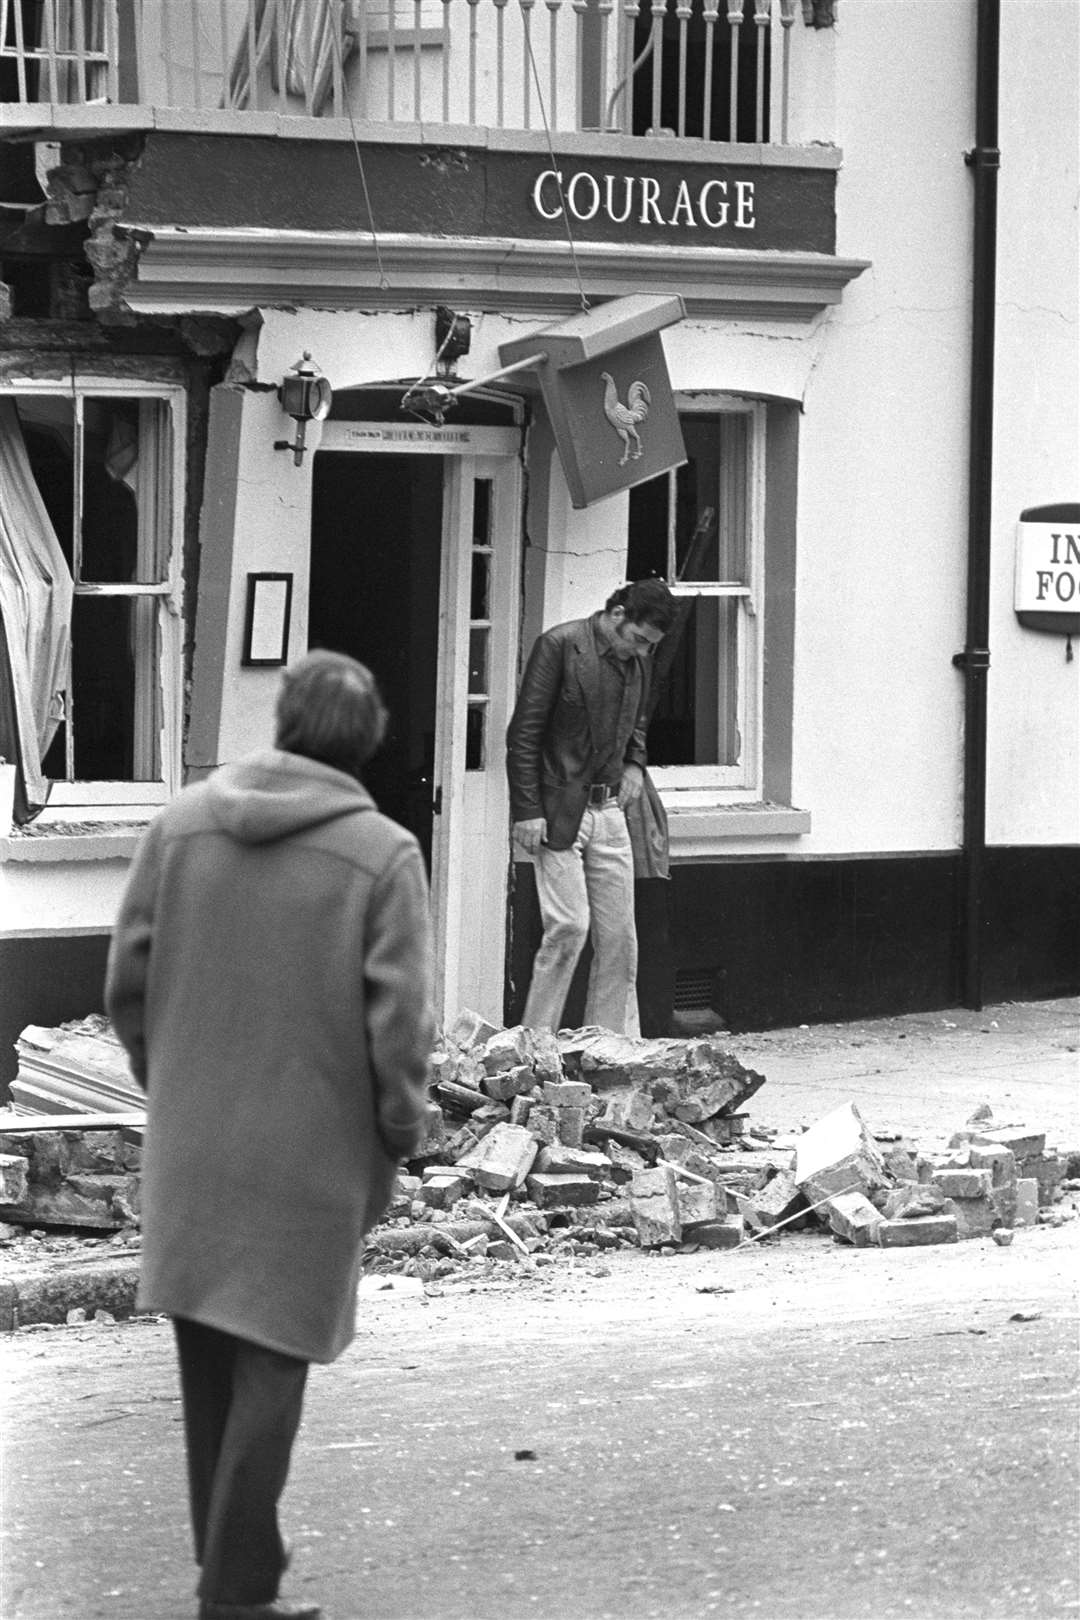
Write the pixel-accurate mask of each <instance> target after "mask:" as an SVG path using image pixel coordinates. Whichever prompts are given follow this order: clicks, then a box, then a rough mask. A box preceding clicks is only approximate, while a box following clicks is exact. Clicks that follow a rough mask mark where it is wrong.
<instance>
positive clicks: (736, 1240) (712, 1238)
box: [683, 1215, 744, 1249]
mask: <svg viewBox="0 0 1080 1620" xmlns="http://www.w3.org/2000/svg"><path fill="white" fill-rule="evenodd" d="M683 1238H684V1240H685V1241H686V1242H687V1243H699V1244H700V1245H701V1247H702V1248H703V1249H737V1248H738V1247H739V1245H740V1243H742V1241H743V1238H744V1232H743V1221H742V1216H741V1215H723V1216H721V1217H720V1219H719V1220H715V1221H702V1222H701V1223H700V1225H696V1226H692V1227H689V1228H687V1229H685V1230H684V1232H683Z"/></svg>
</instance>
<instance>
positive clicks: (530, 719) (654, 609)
mask: <svg viewBox="0 0 1080 1620" xmlns="http://www.w3.org/2000/svg"><path fill="white" fill-rule="evenodd" d="M675 616H676V605H675V599H674V598H673V597H672V595H671V592H670V591H669V590H668V588H667V586H666V585H665V584H664V583H663V581H662V580H657V579H645V580H638V581H636V582H635V583H633V584H630V585H624V586H622V587H621V589H620V590H617V591H616V592H615V593H614V594H613V595H612V596H610V597H609V598H608V600H607V602H606V603H605V604H604V607H603V610H602V611H601V612H599V613H593V614H592V615H591V616H590V617H589V618H587V619H573V620H571V621H570V622H569V623H567V624H559V625H556V626H554V628H553V629H551V630H545V631H544V632H543V634H542V635H540V636H539V637H538V638H537V641H536V644H535V646H534V647H533V650H532V652H531V654H530V656H529V661H528V664H527V666H526V669H525V674H524V676H523V678H522V682H521V690H520V692H519V694H518V700H517V705H516V707H515V709H514V714H513V718H512V719H511V721H510V726H509V729H508V731H507V757H506V768H507V774H508V775H509V778H510V810H511V816H512V819H513V836H514V840H515V842H516V843H517V845H518V846H519V848H520V849H521V850H522V851H524V852H525V854H527V855H531V856H532V857H533V860H534V863H535V870H536V888H537V895H538V897H539V901H540V915H541V918H542V920H543V925H544V934H543V939H542V940H541V942H540V947H539V949H538V951H537V953H536V959H535V961H534V963H533V974H532V983H531V985H530V988H529V994H528V999H527V1001H526V1003H525V1012H524V1015H523V1020H522V1021H523V1022H524V1023H525V1024H526V1025H528V1026H529V1027H530V1028H542V1027H545V1026H546V1027H548V1028H551V1029H557V1028H558V1027H559V1025H560V1022H561V1019H562V1014H563V1007H564V1005H565V1002H566V997H567V993H568V991H569V989H570V981H571V979H572V978H573V975H574V968H575V966H576V964H577V959H578V957H579V956H580V954H581V950H582V947H583V946H584V944H585V940H586V938H587V937H589V936H591V938H592V946H593V960H592V967H591V970H590V974H589V988H588V994H587V997H586V1002H585V1022H586V1023H587V1024H599V1025H601V1026H602V1027H603V1028H605V1029H610V1030H614V1031H615V1032H616V1033H617V1034H625V1035H637V1034H638V1033H639V1022H638V1009H637V994H636V988H635V980H636V975H637V935H636V933H635V929H634V861H633V852H632V849H631V844H630V835H629V833H628V831H627V827H626V816H625V813H624V812H625V810H626V807H627V806H628V805H630V804H632V803H633V802H634V800H635V799H637V797H638V795H639V794H640V793H641V788H642V780H643V775H644V767H645V759H646V755H645V710H646V701H647V698H648V691H649V659H650V657H651V654H652V651H653V649H654V647H655V646H656V645H657V643H658V642H660V641H662V640H663V637H664V635H665V633H666V632H667V631H668V630H669V629H670V628H671V626H672V624H673V623H674V621H675Z"/></svg>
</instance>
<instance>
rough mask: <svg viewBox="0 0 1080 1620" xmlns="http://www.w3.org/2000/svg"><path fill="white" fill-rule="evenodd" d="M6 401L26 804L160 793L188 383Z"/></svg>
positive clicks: (174, 639) (3, 426)
mask: <svg viewBox="0 0 1080 1620" xmlns="http://www.w3.org/2000/svg"><path fill="white" fill-rule="evenodd" d="M54 386H55V385H54ZM0 407H2V408H0V448H2V454H3V458H4V463H5V466H12V467H17V468H19V469H21V473H22V477H21V481H16V483H15V484H14V485H13V484H12V483H10V482H8V493H7V494H6V495H5V496H4V497H3V500H2V502H0V525H2V530H3V540H4V549H3V553H2V558H0V569H2V573H0V585H2V590H0V604H2V606H3V616H4V630H5V640H6V643H7V648H8V661H7V668H6V670H5V672H4V674H5V677H6V681H7V684H8V687H9V702H8V703H7V704H6V705H4V707H6V708H7V709H8V711H9V720H8V724H7V726H6V728H5V729H6V730H7V731H8V732H10V731H11V729H12V719H11V718H10V711H12V710H13V716H14V727H15V730H16V735H15V737H13V738H9V737H5V739H4V744H5V745H6V746H4V745H0V751H2V752H7V753H9V754H14V753H17V757H18V763H19V764H20V767H21V775H22V780H23V784H24V787H25V795H26V799H27V801H28V806H29V809H30V810H31V811H33V810H37V809H40V808H41V807H42V806H43V805H44V804H46V803H48V805H49V807H50V811H52V810H56V809H57V807H63V806H67V807H70V808H69V809H68V814H67V819H69V820H72V819H85V818H86V815H87V813H88V812H90V813H92V811H90V807H92V806H94V805H95V804H97V805H108V806H113V807H115V806H119V805H125V804H133V805H147V804H153V803H156V802H161V801H163V800H164V798H165V797H166V796H167V795H168V793H169V792H170V791H173V790H174V789H175V788H176V787H177V786H178V785H179V712H178V706H179V693H180V656H181V636H180V598H179V586H180V580H179V563H180V547H179V543H178V540H179V533H180V522H181V511H180V509H179V499H180V490H181V481H180V479H179V477H178V473H177V468H176V466H175V459H176V451H175V444H176V442H177V432H176V427H177V423H176V418H177V414H178V412H179V410H180V400H179V397H178V396H177V394H176V393H175V391H171V392H166V391H164V390H162V391H161V392H151V391H149V390H144V389H143V387H142V386H141V385H133V384H125V383H121V382H114V383H107V384H106V383H100V384H94V385H90V384H88V385H86V386H85V387H76V388H75V389H68V390H67V391H66V392H63V393H61V392H59V391H55V392H51V391H49V390H48V389H47V388H46V387H45V386H42V387H40V388H35V389H33V390H32V391H31V390H28V391H26V392H22V391H20V392H17V393H13V394H10V395H8V396H7V397H6V398H4V399H2V400H0ZM13 490H14V494H13V493H12V491H13ZM31 579H32V581H33V589H32V590H28V589H27V588H26V582H27V581H28V580H31ZM43 645H49V646H53V647H54V648H59V650H54V651H53V653H52V654H51V655H50V656H49V657H47V658H46V657H43V656H42V654H41V648H42V647H43ZM13 649H14V656H13V655H12V654H13ZM28 684H29V691H27V690H26V688H27V685H28ZM12 698H13V699H14V701H13V702H12V701H11V699H12ZM46 722H47V723H46ZM0 723H2V721H0ZM105 784H107V787H106V786H104V785H105ZM76 807H79V808H76ZM105 813H106V812H104V811H99V812H98V813H97V814H98V815H99V816H100V815H103V814H105ZM122 819H126V818H122Z"/></svg>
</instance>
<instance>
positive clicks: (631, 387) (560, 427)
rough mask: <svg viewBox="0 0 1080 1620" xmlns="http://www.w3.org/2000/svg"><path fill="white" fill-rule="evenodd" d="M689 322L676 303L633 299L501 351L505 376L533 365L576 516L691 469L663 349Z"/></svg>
mask: <svg viewBox="0 0 1080 1620" xmlns="http://www.w3.org/2000/svg"><path fill="white" fill-rule="evenodd" d="M685 313H686V310H685V306H684V305H683V301H682V299H681V298H679V297H677V296H671V297H667V296H652V295H647V294H633V295H631V296H629V297H626V298H614V299H612V300H611V302H610V303H607V304H601V305H600V306H598V307H597V308H596V309H591V310H588V311H587V312H586V313H584V314H581V315H574V316H572V317H571V318H570V319H569V320H567V321H561V322H559V323H558V324H557V325H555V326H547V327H543V328H541V330H540V331H538V332H534V333H533V334H532V336H531V337H525V338H517V339H515V341H514V342H513V343H503V344H501V345H500V347H499V359H500V361H501V362H502V364H503V366H504V367H507V366H521V365H523V364H525V363H527V362H528V361H529V359H530V358H532V359H533V360H534V362H535V363H534V365H533V366H532V367H531V369H532V370H533V371H534V372H535V375H536V379H537V381H538V383H539V385H540V390H541V393H542V395H543V399H544V404H545V406H546V407H547V413H548V416H549V417H550V419H551V426H552V431H553V432H554V435H555V445H556V448H557V450H558V452H559V460H560V461H561V462H562V468H563V473H564V475H565V477H566V483H567V487H568V489H569V491H570V500H571V502H572V504H573V505H574V506H576V507H579V508H580V507H584V506H591V505H592V503H593V502H594V501H599V500H602V499H603V498H604V497H605V496H606V495H615V494H617V493H618V492H619V491H620V490H624V489H630V488H631V487H632V486H633V485H634V484H642V483H644V482H645V480H646V479H648V478H655V477H656V476H657V474H658V473H662V472H667V471H668V470H669V469H670V468H672V467H680V466H682V464H683V462H685V460H686V448H685V446H684V444H683V437H682V429H681V428H680V426H679V416H678V412H677V411H676V409H675V398H674V395H673V393H672V390H671V380H670V378H669V377H668V370H667V362H666V360H665V358H664V348H663V344H662V342H661V340H660V332H661V331H662V329H663V328H664V327H665V326H672V325H673V324H674V323H675V322H676V321H679V320H682V318H683V316H684V315H685Z"/></svg>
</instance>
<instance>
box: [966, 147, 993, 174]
mask: <svg viewBox="0 0 1080 1620" xmlns="http://www.w3.org/2000/svg"><path fill="white" fill-rule="evenodd" d="M964 162H965V163H966V164H967V166H968V168H969V169H974V168H980V169H1000V168H1001V148H1000V147H999V146H974V147H972V149H971V151H970V152H965V153H964Z"/></svg>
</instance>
